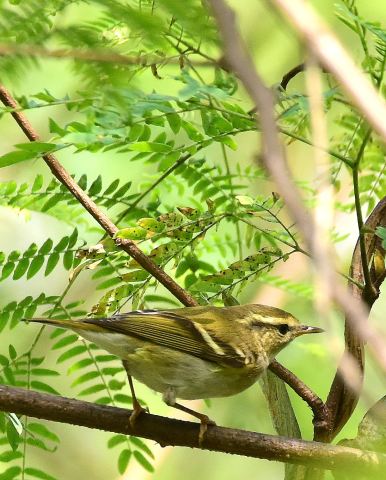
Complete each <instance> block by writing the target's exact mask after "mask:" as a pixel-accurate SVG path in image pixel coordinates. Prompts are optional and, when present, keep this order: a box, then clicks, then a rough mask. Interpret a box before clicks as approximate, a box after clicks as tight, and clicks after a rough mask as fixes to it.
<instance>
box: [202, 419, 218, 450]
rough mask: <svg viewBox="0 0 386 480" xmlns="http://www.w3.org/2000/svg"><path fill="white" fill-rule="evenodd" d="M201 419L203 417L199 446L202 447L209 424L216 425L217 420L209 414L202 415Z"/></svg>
mask: <svg viewBox="0 0 386 480" xmlns="http://www.w3.org/2000/svg"><path fill="white" fill-rule="evenodd" d="M200 419H201V425H200V433H199V434H198V446H199V447H200V448H201V447H202V445H203V442H204V440H205V434H206V431H207V430H208V426H209V425H214V426H216V422H214V421H213V420H211V419H210V418H209V417H208V416H207V415H202V416H201V418H200Z"/></svg>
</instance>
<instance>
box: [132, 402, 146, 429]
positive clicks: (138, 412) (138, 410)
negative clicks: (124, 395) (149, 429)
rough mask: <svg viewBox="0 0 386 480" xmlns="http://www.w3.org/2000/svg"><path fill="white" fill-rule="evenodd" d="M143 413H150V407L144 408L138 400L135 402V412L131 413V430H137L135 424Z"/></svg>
mask: <svg viewBox="0 0 386 480" xmlns="http://www.w3.org/2000/svg"><path fill="white" fill-rule="evenodd" d="M142 413H149V408H148V407H142V406H141V405H140V404H139V402H138V401H137V400H135V401H134V400H133V411H132V412H131V415H130V418H129V423H130V427H131V428H133V429H134V428H135V422H136V421H137V418H138V417H139V416H140V415H141V414H142Z"/></svg>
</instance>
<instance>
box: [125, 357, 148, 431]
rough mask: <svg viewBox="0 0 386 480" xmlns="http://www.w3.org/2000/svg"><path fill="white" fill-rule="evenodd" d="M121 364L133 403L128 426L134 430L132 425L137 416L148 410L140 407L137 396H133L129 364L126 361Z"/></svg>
mask: <svg viewBox="0 0 386 480" xmlns="http://www.w3.org/2000/svg"><path fill="white" fill-rule="evenodd" d="M122 364H123V366H124V368H125V370H126V373H127V379H128V380H129V386H130V391H131V398H132V402H133V411H132V413H131V415H130V418H129V422H130V426H131V428H134V425H135V421H136V420H137V418H138V417H139V415H140V414H141V413H142V412H149V409H148V408H143V407H141V405H140V403H139V402H138V399H137V396H136V394H135V390H134V384H133V379H132V377H131V375H130V370H129V362H128V361H127V360H122Z"/></svg>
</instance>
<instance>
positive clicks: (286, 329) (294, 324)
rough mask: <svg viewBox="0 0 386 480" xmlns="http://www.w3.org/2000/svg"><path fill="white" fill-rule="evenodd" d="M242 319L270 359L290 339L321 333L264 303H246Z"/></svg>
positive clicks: (316, 328) (320, 330) (320, 329)
mask: <svg viewBox="0 0 386 480" xmlns="http://www.w3.org/2000/svg"><path fill="white" fill-rule="evenodd" d="M248 307H249V314H248V315H246V317H245V319H244V321H245V322H246V323H247V324H248V325H249V327H250V331H251V332H252V335H253V339H254V340H255V342H256V343H257V344H258V345H259V347H260V348H262V349H263V350H264V352H265V354H266V355H267V356H268V357H269V358H270V359H271V358H273V357H274V356H275V355H276V354H277V353H278V352H279V351H280V350H281V349H283V348H284V347H285V346H286V345H288V344H289V343H290V342H292V340H294V339H295V338H297V337H300V336H301V335H305V334H308V333H321V332H323V331H324V330H323V329H322V328H319V327H312V326H308V325H302V324H301V323H300V322H299V320H297V319H296V318H295V317H294V316H292V315H291V314H290V313H288V312H285V311H284V310H281V309H279V308H275V307H268V306H265V305H248Z"/></svg>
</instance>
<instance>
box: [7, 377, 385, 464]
mask: <svg viewBox="0 0 386 480" xmlns="http://www.w3.org/2000/svg"><path fill="white" fill-rule="evenodd" d="M0 410H2V411H6V412H14V413H16V414H22V415H28V416H31V417H37V418H44V419H46V420H51V421H54V422H64V423H67V424H73V425H81V426H85V427H89V428H97V429H100V430H105V431H109V432H116V433H122V434H124V435H136V436H139V437H143V438H148V439H152V440H155V441H156V442H158V443H160V444H161V445H163V446H166V445H174V446H184V447H191V448H202V449H205V450H213V451H218V452H225V453H232V454H236V455H244V456H248V457H255V458H265V459H268V460H276V461H280V462H288V463H294V464H303V465H315V466H320V467H323V468H326V469H334V470H335V469H341V468H343V469H345V470H346V469H347V467H348V465H351V466H353V467H355V468H356V469H357V470H359V471H363V472H366V473H368V472H379V473H381V472H382V471H384V469H385V468H386V455H383V454H377V453H375V452H369V451H362V450H357V449H354V448H348V447H340V446H335V445H334V446H332V445H326V444H323V443H318V442H309V441H304V440H297V439H290V438H286V437H277V436H273V435H264V434H261V433H255V432H248V431H243V430H235V429H230V428H222V427H215V426H210V427H209V428H208V430H207V432H206V434H205V439H204V442H203V445H202V446H201V447H200V446H199V444H198V433H199V428H200V425H199V424H197V423H192V422H185V421H181V420H173V419H169V418H165V417H160V416H157V415H151V414H148V413H147V414H144V415H141V416H140V417H138V419H137V420H136V424H135V429H134V430H133V429H132V428H131V426H130V422H129V421H128V419H129V416H130V413H131V412H130V410H126V409H123V408H116V407H110V406H104V405H96V404H93V403H89V402H83V401H80V400H73V399H69V398H64V397H59V396H55V395H48V394H45V393H38V392H33V391H27V390H24V389H21V388H16V387H9V386H4V385H2V386H0Z"/></svg>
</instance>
